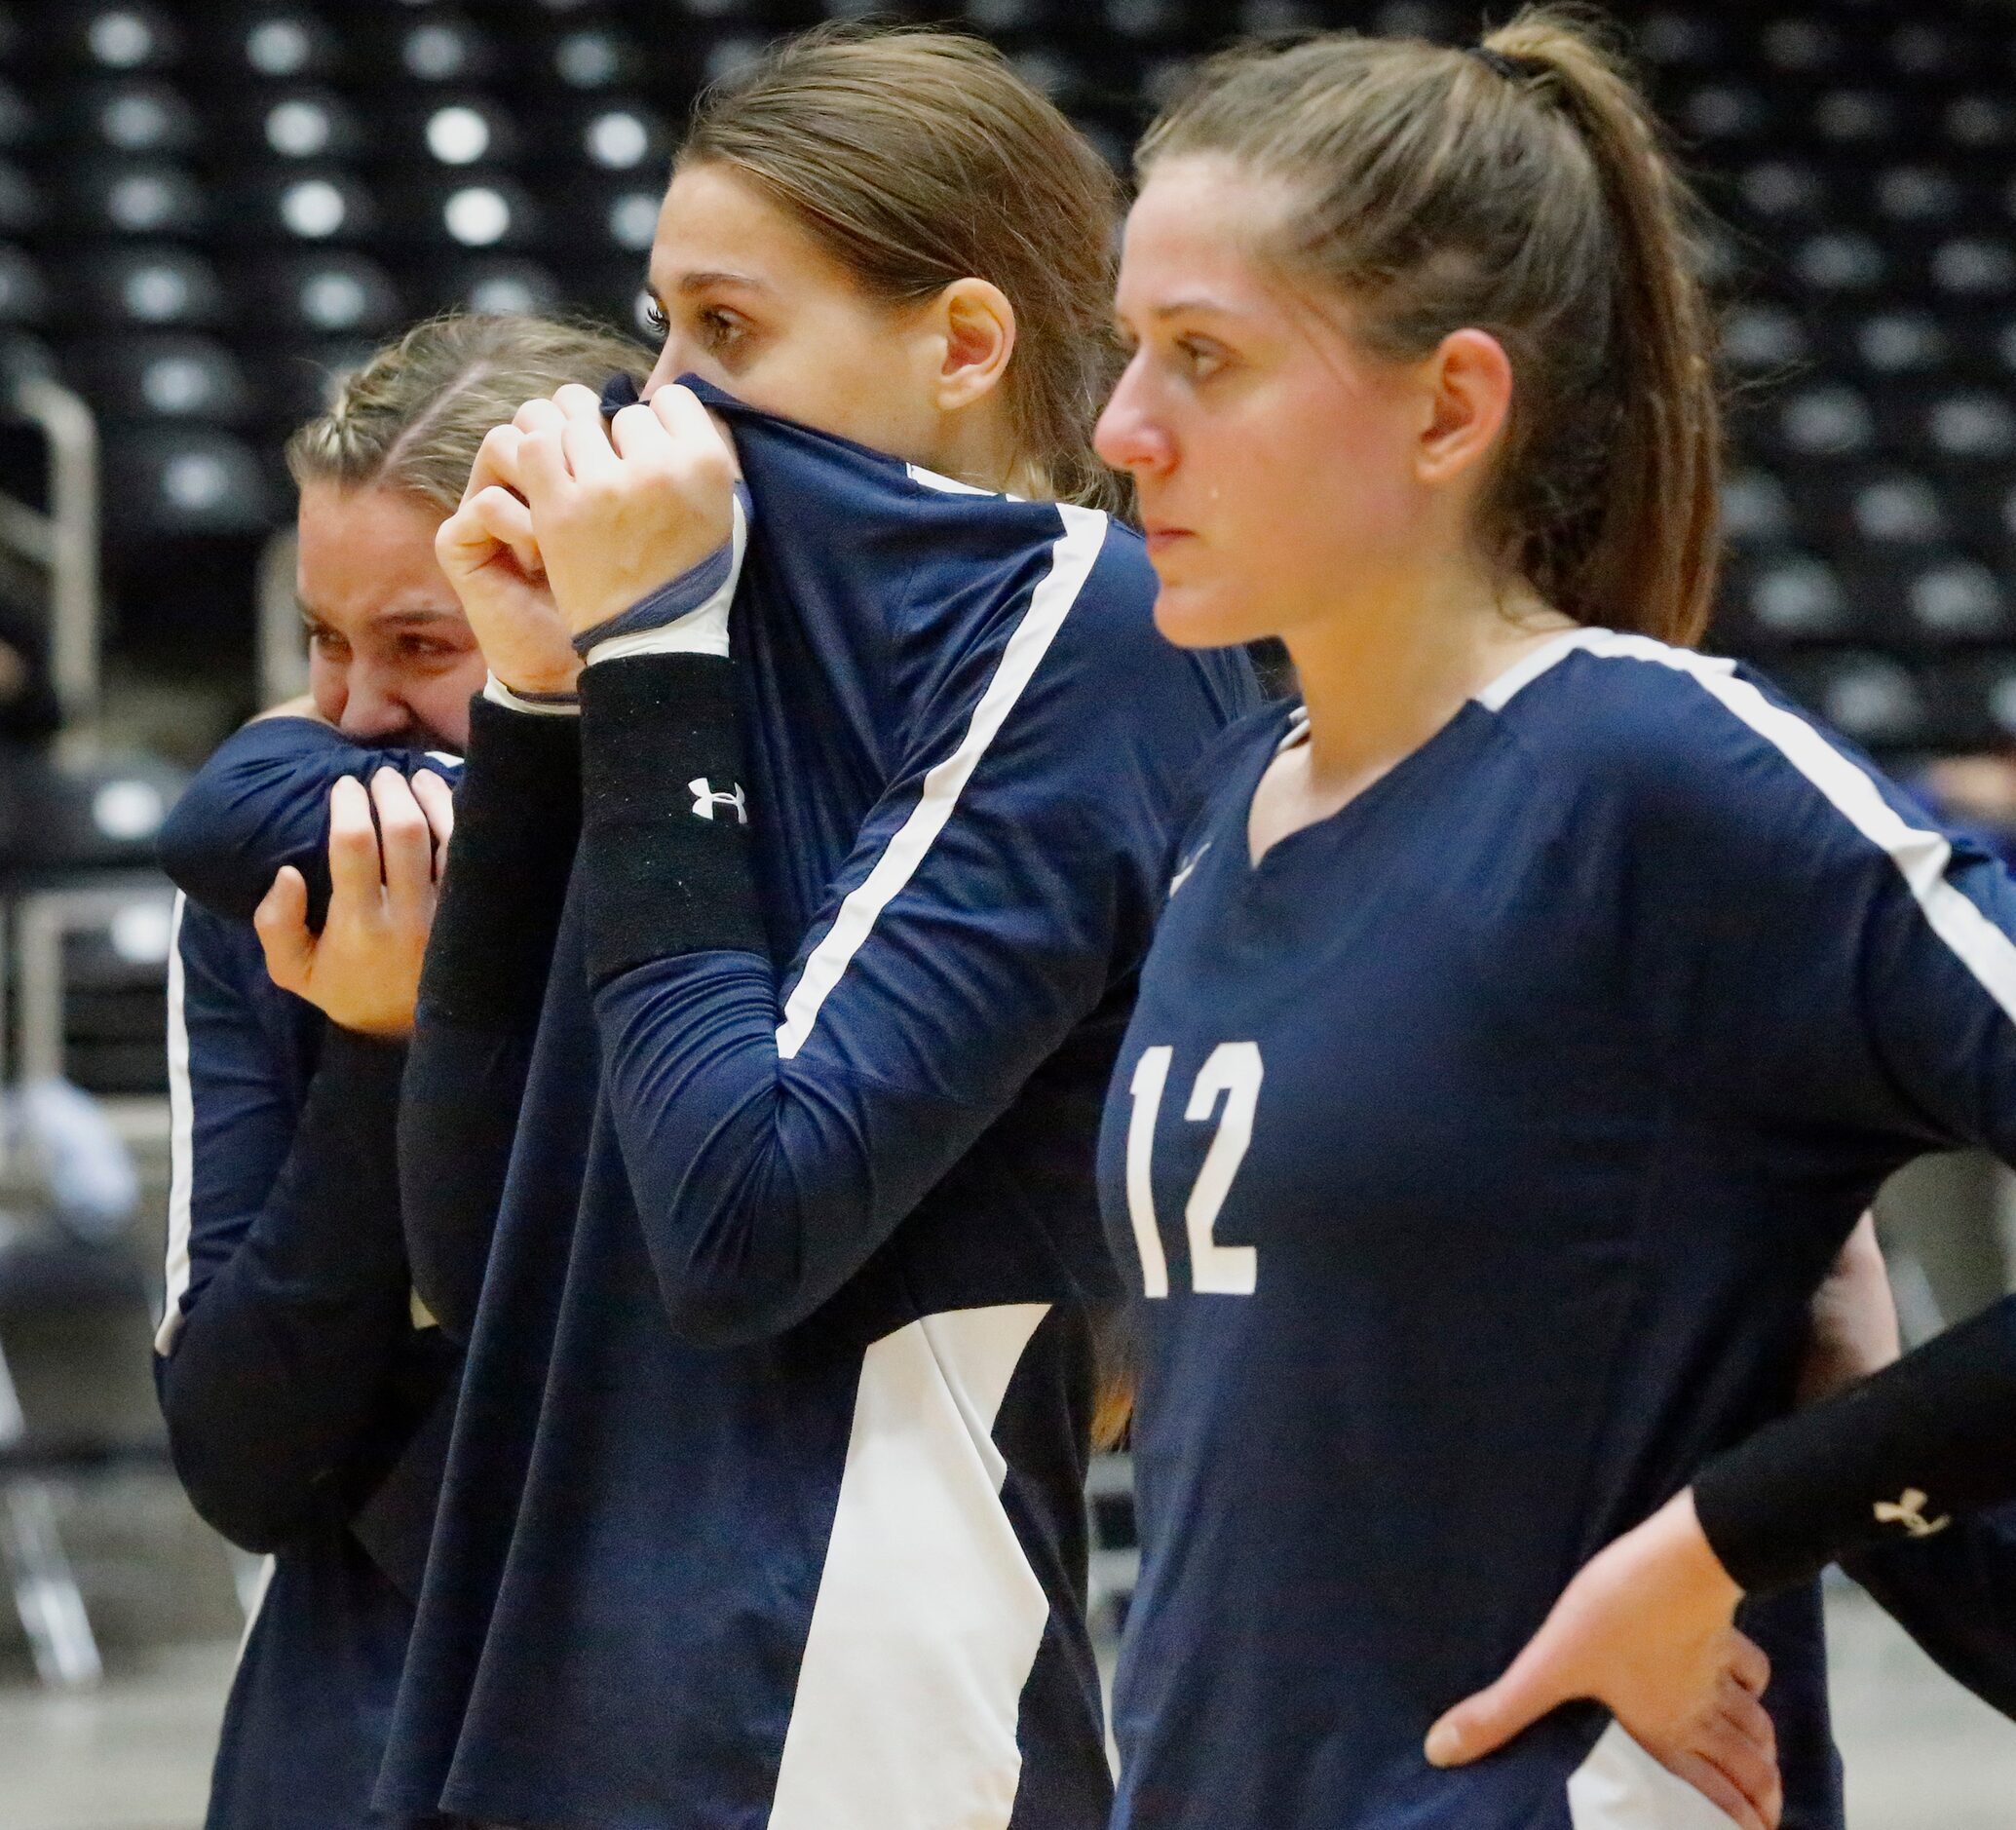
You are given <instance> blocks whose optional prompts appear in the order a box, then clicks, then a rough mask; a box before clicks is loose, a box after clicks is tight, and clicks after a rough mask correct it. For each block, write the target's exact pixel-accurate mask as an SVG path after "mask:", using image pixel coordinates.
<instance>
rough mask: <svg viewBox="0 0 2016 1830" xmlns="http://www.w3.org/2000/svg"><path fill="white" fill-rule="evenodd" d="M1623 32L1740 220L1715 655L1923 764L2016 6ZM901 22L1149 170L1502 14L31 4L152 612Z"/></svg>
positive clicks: (1995, 313) (1980, 629)
mask: <svg viewBox="0 0 2016 1830" xmlns="http://www.w3.org/2000/svg"><path fill="white" fill-rule="evenodd" d="M1614 10H1615V11H1616V12H1617V14H1618V16H1619V18H1620V19H1622V20H1624V21H1625V22H1626V23H1627V24H1628V26H1629V28H1630V30H1631V33H1632V36H1633V39H1634V42H1635V46H1636V49H1637V52H1638V54H1639V56H1640V57H1641V58H1642V60H1643V62H1644V64H1645V67H1646V68H1647V70H1648V72H1649V74H1650V76H1651V78H1652V81H1653V83H1654V86H1655V95H1656V98H1657V99H1658V101H1659V103H1660V105H1661V107H1662V109H1663V110H1664V111H1665V113H1666V114H1667V116H1668V117H1669V119H1671V120H1672V121H1673V122H1674V124H1675V126H1676V128H1677V129H1678V131H1679V133H1681V135H1682V138H1683V142H1684V144H1685V147H1686V150H1687V153H1688V157H1689V159H1690V162H1691V164H1692V165H1693V167H1694V168H1695V169H1696V170H1697V171H1698V172H1700V174H1701V176H1702V178H1703V182H1704V188H1705V190H1706V193H1707V196H1708V200H1709V203H1710V206H1711V209H1712V211H1713V212H1714V214H1715V216H1716V217H1717V219H1718V220H1719V222H1720V223H1721V224H1722V225H1723V233H1722V234H1721V235H1720V236H1719V237H1718V238H1717V240H1716V243H1715V246H1714V248H1713V250H1712V258H1713V260H1714V263H1715V267H1716V271H1717V272H1718V274H1719V275H1720V276H1721V279H1722V282H1723V288H1724V291H1725V293H1726V295H1727V297H1728V300H1729V302H1730V312H1729V316H1728V320H1727V344H1726V353H1727V359H1728V362H1729V367H1730V371H1731V375H1732V377H1734V378H1735V379H1736V380H1738V381H1739V383H1740V384H1741V385H1740V392H1739V397H1738V408H1737V412H1736V414H1735V421H1734V443H1735V460H1736V461H1735V462H1734V464H1733V465H1732V467H1731V482H1730V504H1729V507H1730V522H1731V562H1730V566H1729V572H1728V583H1727V587H1726V590H1725V592H1724V604H1725V609H1724V613H1723V618H1722V622H1721V625H1720V627H1719V629H1718V631H1717V635H1716V638H1715V639H1716V640H1717V641H1718V642H1720V643H1721V644H1723V645H1725V646H1729V647H1731V648H1736V649H1739V650H1741V651H1742V652H1744V653H1746V654H1749V655H1752V656H1754V657H1755V658H1756V659H1758V660H1760V661H1761V662H1763V663H1764V664H1766V665H1767V666H1772V665H1775V663H1776V661H1777V660H1778V659H1779V658H1780V657H1781V656H1796V657H1798V658H1800V660H1801V662H1802V665H1805V666H1807V668H1808V675H1807V677H1810V678H1814V679H1818V678H1821V677H1822V675H1823V674H1824V676H1825V679H1826V681H1827V682H1828V691H1829V692H1830V693H1831V694H1833V695H1834V697H1835V699H1836V700H1839V701H1841V702H1842V703H1845V704H1849V705H1853V706H1856V707H1860V708H1862V709H1863V710H1864V712H1865V713H1866V714H1867V715H1865V716H1863V717H1862V719H1861V728H1862V729H1863V730H1864V731H1865V732H1866V733H1868V734H1871V737H1872V741H1879V742H1881V743H1882V744H1883V746H1884V747H1894V745H1892V744H1891V742H1890V740H1889V739H1888V738H1887V737H1883V736H1882V735H1881V734H1883V733H1886V732H1901V733H1908V734H1909V735H1910V741H1911V742H1913V743H1916V742H1918V741H1920V740H1921V738H1923V737H1924V734H1925V733H1927V732H1930V731H1932V730H1933V728H1934V725H1935V723H1936V720H1935V719H1933V718H1932V717H1931V716H1930V715H1929V714H1926V715H1913V716H1904V715H1901V713H1900V712H1899V710H1898V708H1899V707H1900V706H1902V705H1904V704H1905V703H1906V701H1907V700H1908V699H1911V698H1912V697H1913V694H1915V695H1916V699H1917V700H1918V701H1921V702H1924V703H1925V704H1930V703H1931V702H1932V699H1933V698H1935V697H1936V696H1934V695H1930V694H1929V689H1928V688H1927V687H1926V685H1925V682H1926V681H1929V680H1931V679H1932V678H1933V677H1934V672H1933V671H1928V669H1931V670H1936V669H1938V668H1940V667H1948V660H1947V657H1948V656H1949V655H1950V653H1951V651H1952V649H1953V647H1954V645H1955V644H1956V643H1960V642H1964V643H1973V644H1977V645H1979V646H1980V647H1981V648H1982V650H1983V652H1984V654H1986V655H1987V656H1988V660H1987V661H1985V662H1984V663H1983V665H1984V666H1988V665H1990V664H1991V663H1992V662H1993V660H1994V656H1995V653H1996V652H1997V644H1998V643H2001V642H2004V641H2005V640H2006V641H2008V642H2011V643H2012V644H2016V630H2011V629H2010V628H2009V624H2008V614H2007V604H2006V601H2005V599H2006V597H2007V594H2008V590H2009V587H2008V565H2009V562H2010V560H2011V558H2012V557H2016V524H2012V523H2011V521H2010V519H2009V516H2008V513H2007V505H2008V504H2009V502H2010V501H2011V499H2012V496H2016V325H2012V324H2011V322H2010V314H2011V312H2012V309H2016V181H2012V179H2011V177H2010V167H2009V154H2010V152H2011V150H2012V149H2016V88H2012V87H2011V84H2010V82H2009V81H2008V80H2005V78H2006V77H2007V76H2008V74H2009V73H2010V72H2011V70H2012V69H2016V65H2012V61H2011V57H2012V49H2016V18H2012V17H2011V16H2010V15H2009V14H2008V12H2007V11H2006V9H2004V8H2002V7H1999V6H1997V5H1995V4H1991V3H1990V0H1926V3H1925V4H1921V5H1917V6H1914V7H1913V8H1911V9H1909V10H1908V11H1902V12H1900V10H1898V9H1896V8H1894V7H1890V6H1887V5H1882V4H1877V3H1876V0H1835V3H1833V4H1829V5H1826V6H1816V5H1807V6H1800V5H1796V4H1792V5H1770V6H1764V7H1759V8H1742V9H1733V8H1729V7H1723V6H1715V5H1710V4H1707V0H1695V3H1693V4H1678V5H1673V4H1645V5H1633V4H1629V3H1628V0H1627V3H1626V4H1621V5H1619V6H1617V7H1616V8H1615V9H1614ZM867 11H872V12H874V13H875V14H876V15H877V16H878V17H885V18H887V17H895V18H905V17H907V18H916V19H922V18H927V17H929V18H934V19H943V18H946V17H951V18H954V19H960V20H962V21H963V22H964V23H965V24H967V25H968V26H969V27H970V28H971V29H974V30H977V31H981V32H984V33H987V34H989V35H991V36H993V37H994V38H995V39H996V40H997V41H998V42H1000V43H1001V44H1002V45H1003V46H1004V48H1005V49H1006V50H1007V51H1008V54H1009V55H1010V56H1011V57H1014V58H1016V59H1017V61H1018V63H1019V65H1020V67H1021V68H1022V69H1023V70H1024V71H1025V73H1026V74H1027V75H1029V77H1030V78H1031V80H1032V81H1034V82H1036V83H1038V84H1039V85H1040V86H1041V87H1042V88H1044V89H1045V90H1046V92H1047V93H1049V94H1051V95H1054V96H1055V97H1056V98H1057V99H1058V101H1059V102H1060V104H1061V105H1063V106H1065V107H1066V108H1067V109H1068V110H1070V111H1071V112H1073V113H1074V114H1075V115H1076V116H1077V117H1078V118H1079V119H1080V120H1081V121H1082V122H1083V123H1084V126H1085V128H1086V131H1087V132H1088V133H1090V134H1091V135H1092V136H1093V138H1094V140H1095V142H1096V143H1097V144H1099V145H1100V146H1101V147H1102V148H1103V149H1104V150H1105V151H1106V152H1107V154H1108V156H1109V157H1111V158H1113V159H1114V160H1115V162H1116V163H1120V164H1123V163H1124V161H1125V158H1126V154H1127V149H1128V146H1129V143H1130V141H1131V138H1132V136H1133V134H1134V133H1136V132H1137V131H1138V129H1139V127H1140V126H1141V124H1142V123H1143V121H1144V120H1145V119H1146V117H1147V116H1148V115H1149V114H1150V113H1151V112H1152V111H1153V109H1154V108H1155V107H1156V106H1157V105H1158V104H1159V103H1160V102H1161V101H1163V100H1165V99H1166V98H1167V96H1168V95H1170V94H1171V93H1173V90H1174V88H1175V86H1176V85H1177V84H1178V83H1180V81H1181V79H1182V76H1183V73H1184V71H1185V70H1186V68H1187V67H1188V65H1189V63H1190V61H1191V60H1192V59H1194V58H1195V57H1197V56H1198V54H1200V53H1202V52H1205V51H1207V50H1209V49H1210V48H1211V46H1212V45H1214V44H1215V43H1218V42H1220V41H1222V39H1223V38H1224V37H1226V36H1227V35H1229V34H1230V33H1232V32H1234V31H1236V30H1259V31H1274V30H1283V29H1296V28H1300V27H1304V26H1309V25H1314V24H1322V23H1354V24H1359V25H1363V26H1367V27H1370V28H1372V29H1378V30H1386V31H1392V30H1411V31H1423V32H1427V33H1430V34H1445V35H1449V34H1453V35H1457V36H1461V37H1466V36H1468V35H1470V34H1471V33H1473V32H1474V30H1475V28H1476V12H1477V10H1476V8H1475V7H1473V6H1459V5H1453V4H1448V3H1446V0H1383V3H1381V0H1369V3H1367V4H1336V3H1330V4H1323V3H1320V0H1240V3H1239V4H1237V5H1225V6H1217V5H1208V4H1205V0H1096V3H1095V4H1089V5H1086V4H1065V3H1064V0H957V4H952V5H938V6H929V7H928V6H925V5H924V4H922V0H918V3H917V4H909V3H908V0H898V3H897V4H895V5H894V6H891V5H878V6H875V7H873V8H869V7H867V6H865V5H864V4H863V3H862V0H673V3H670V4H667V3H666V0H487V3H486V4H482V5H477V4H474V3H473V0H463V3H461V4H450V3H449V0H344V3H343V4H337V3H336V0H318V3H315V4H305V3H304V4H292V3H285V4H277V3H270V0H269V3H266V4H259V3H256V0H232V3H230V4H225V5H197V4H194V3H193V0H189V3H185V4H168V3H167V0H149V3H141V0H99V3H97V4H92V3H91V0H57V3H56V4H53V5H50V6H48V7H45V8H37V9H35V12H36V20H37V23H36V27H35V29H34V30H33V31H24V30H22V29H21V26H20V20H19V18H18V17H13V16H10V19H11V23H10V25H9V26H8V27H7V28H0V333H5V334H6V335H8V336H10V337H13V338H16V339H20V338H24V337H26V338H34V339H39V340H40V341H39V342H38V343H37V344H36V346H35V347H37V348H44V349H46V350H47V351H48V352H49V355H48V360H50V361H52V362H55V363H56V364H57V368H58V369H59V371H60V372H61V374H62V375H63V376H64V377H65V378H66V379H67V380H69V381H70V382H71V383H72V384H73V385H75V386H77V387H79V388H80V389H81V390H82V391H83V392H84V394H85V395H86V396H87V398H88V399H90V400H91V401H92V402H93V404H94V405H95V408H96V410H97V411H98V413H99V414H100V416H101V418H102V419H103V420H104V421H105V423H106V425H107V426H108V427H117V428H118V434H119V442H120V443H121V444H122V445H125V446H129V447H130V448H128V449H124V450H121V451H114V452H108V462H109V463H110V464H111V465H112V467H113V469H114V470H115V471H117V472H118V473H119V475H120V476H121V477H122V478H124V479H125V486H130V487H131V489H132V491H133V493H132V495H131V496H130V497H123V498H122V502H123V503H130V504H131V512H130V513H122V514H120V515H116V516H110V517H108V521H107V538H108V541H109V542H110V546H111V553H110V554H109V557H110V559H111V569H110V573H109V576H110V578H111V581H112V584H113V586H114V588H115V590H116V591H118V592H119V593H120V594H121V596H122V597H125V598H128V599H137V598H140V597H142V596H144V595H145V593H146V592H147V591H148V590H149V589H150V584H149V580H150V573H149V569H148V568H149V559H148V554H147V543H148V542H150V541H152V540H155V539H157V538H159V537H160V536H161V535H162V534H163V533H164V532H165V531H168V530H174V531H175V532H176V533H177V534H178V535H187V536H189V537H191V538H211V539H216V540H221V541H225V542H227V543H228V542H234V541H235V542H238V543H240V544H241V546H242V547H243V543H245V542H246V541H247V540H248V539H250V538H251V537H252V536H254V535H256V534H257V533H258V532H259V531H261V530H263V529H265V528H267V527H270V526H271V525H273V524H274V523H275V522H276V521H277V520H278V519H279V518H281V517H283V516H284V515H285V514H286V512H287V507H288V499H287V492H286V490H285V486H284V480H283V479H282V478H281V477H280V476H279V473H278V471H277V469H276V465H275V454H276V452H277V450H278V447H279V443H280V440H281V438H282V437H283V436H284V434H285V431H286V429H287V427H288V426H289V425H290V424H291V423H292V422H293V421H294V420H295V419H296V418H297V417H298V416H299V415H300V414H301V413H303V412H305V411H308V410H311V409H312V408H313V406H314V405H316V404H318V403H319V401H320V400H321V399H322V398H323V396H322V391H323V388H324V387H325V386H326V383H327V380H328V377H329V375H330V374H331V372H332V371H333V368H334V366H335V365H336V364H338V363H340V362H345V361H354V360H355V359H356V357H357V355H358V353H359V352H360V351H361V350H362V349H363V348H364V347H366V346H367V345H368V344H369V342H370V341H371V340H372V339H374V338H376V337H379V336H382V335H383V334H385V333H387V332H389V331H391V330H393V329H395V328H396V327H398V326H399V324H403V323H406V322H410V320H411V319H412V318H414V317H416V316H418V315H420V314H422V313H425V312H428V311H432V310H437V309H440V308H442V307H445V306H449V305H456V304H460V305H476V306H480V307H482V308H485V309H502V310H534V309H538V310H545V309H555V308H572V309H576V310H584V311H588V312H590V313H594V314H597V315H599V316H601V317H603V318H605V319H607V320H609V321H611V322H614V323H616V324H622V325H626V326H628V327H631V328H635V327H636V325H637V322H638V321H637V318H636V316H635V311H636V301H637V292H638V288H639V282H640V280H641V275H642V264H643V257H644V255H645V254H646V252H647V251H648V248H649V245H650V239H651V235H652V231H653V226H654V224H655V221H656V213H657V204H658V198H659V195H660V192H661V188H662V185H663V181H664V177H665V171H666V158H667V155H668V153H669V151H670V148H671V146H672V144H673V143H674V141H675V139H676V135H677V130H678V123H679V120H680V118H681V115H682V112H683V110H684V108H685V106H686V105H687V102H688V101H689V99H690V97H691V95H693V93H694V91H695V89H696V87H697V86H698V85H699V84H701V83H702V82H704V81H705V80H707V79H708V78H709V77H710V76H715V75H719V74H722V73H723V72H725V71H728V70H731V69H733V68H735V67H737V66H738V65H739V64H740V63H742V61H744V60H745V59H746V58H747V57H750V56H752V55H754V53H755V52H756V50H757V49H758V48H760V46H761V45H762V43H763V42H764V41H765V39H766V38H767V37H769V36H771V35H772V34H774V33H777V32H780V31H785V30H790V29H794V28H797V27H800V26H803V25H807V24H811V23H814V22H816V21H818V20H819V19H828V18H832V19H845V18H853V17H858V16H860V15H861V14H863V13H864V12H867ZM17 12H18V10H17ZM45 18H46V19H48V20H50V21H53V22H52V23H45V22H44V21H45ZM234 551H236V549H234ZM243 552H244V560H243V565H242V566H241V568H240V571H239V572H237V573H233V574H231V575H232V576H243V577H244V579H245V585H244V595H243V596H242V597H241V599H240V600H239V601H238V602H237V603H232V602H230V601H223V602H220V603H219V604H218V605H217V606H216V609H215V612H214V614H215V617H216V619H217V634H218V639H219V641H220V643H222V644H224V645H225V646H226V647H227V648H229V649H231V651H232V653H233V655H234V657H235V658H236V662H242V663H243V664H244V665H246V666H247V667H248V662H249V641H250V637H249V630H250V617H249V609H248V603H249V591H250V584H249V576H250V564H251V559H250V553H251V549H250V548H249V547H243ZM1830 655H1832V656H1833V657H1834V660H1835V661H1838V662H1839V664H1840V665H1839V666H1835V665H1833V663H1830V664H1829V666H1828V667H1823V668H1821V672H1820V673H1813V672H1812V671H1811V668H1812V667H1813V666H1816V665H1818V663H1820V662H1825V661H1828V658H1829V656H1830ZM1876 663H1883V664H1884V665H1885V666H1887V667H1892V668H1894V669H1896V670H1898V672H1897V675H1896V677H1898V678H1902V679H1904V680H1906V681H1907V682H1909V683H1910V684H1911V685H1912V688H1913V694H1905V693H1903V692H1901V691H1900V690H1896V688H1895V678H1893V676H1892V675H1891V674H1890V673H1885V672H1882V671H1881V670H1872V668H1873V667H1874V664H1876ZM1938 677H1939V678H1947V677H1949V675H1948V674H1940V675H1938ZM1951 677H1953V678H1958V677H1959V676H1958V675H1953V676H1951ZM1967 678H1968V679H1969V680H1972V679H1973V678H1974V675H1971V674H1970V675H1968V676H1967ZM1843 682H1846V684H1843ZM1885 682H1887V684H1885ZM1954 690H1955V691H1956V692H1958V691H1959V687H1958V686H1956V687H1955V689H1954ZM1968 692H1969V694H1970V695H1971V697H1970V699H1969V703H1970V704H1972V705H1975V706H1976V708H1977V711H1978V707H1979V705H1981V704H1984V703H1985V701H1983V699H1982V696H1981V694H1980V693H1979V692H1978V691H1975V690H1974V689H1973V688H1972V687H1971V686H1970V687H1969V688H1968ZM1870 707H1878V708H1879V709H1882V708H1884V707H1886V708H1887V709H1886V710H1883V711H1882V715H1877V712H1875V711H1869V710H1868V708H1870ZM1960 722H1961V723H1970V725H1971V728H1976V729H1980V728H1985V727H1984V726H1983V725H1982V720H1981V718H1980V717H1979V716H1974V715H1971V714H1970V719H1968V720H1961V721H1960Z"/></svg>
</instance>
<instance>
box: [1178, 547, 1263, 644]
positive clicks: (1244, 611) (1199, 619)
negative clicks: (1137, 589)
mask: <svg viewBox="0 0 2016 1830" xmlns="http://www.w3.org/2000/svg"><path fill="white" fill-rule="evenodd" d="M1157 569H1158V570H1159V571H1160V567H1158V568H1157ZM1263 622H1264V619H1261V618H1256V616H1255V614H1254V611H1253V606H1252V605H1251V604H1250V603H1247V602H1242V601H1241V600H1240V596H1239V593H1238V592H1236V591H1232V590H1231V589H1229V587H1228V585H1227V583H1226V582H1225V581H1223V580H1213V579H1203V578H1197V577H1195V576H1193V577H1188V578H1170V577H1168V576H1166V575H1164V576H1163V578H1162V581H1161V590H1160V591H1159V592H1158V593H1157V594H1156V599H1155V627H1156V628H1157V629H1160V631H1161V632H1162V634H1163V635H1164V636H1165V637H1166V638H1167V639H1168V640H1170V641H1172V642H1174V643H1175V644H1176V646H1177V647H1178V648H1231V647H1233V646H1235V645H1236V644H1237V643H1240V642H1251V641H1257V640H1259V638H1260V637H1261V636H1263V635H1269V634H1272V633H1273V631H1272V630H1271V629H1266V628H1264V627H1260V625H1261V624H1262V623H1263Z"/></svg>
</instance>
